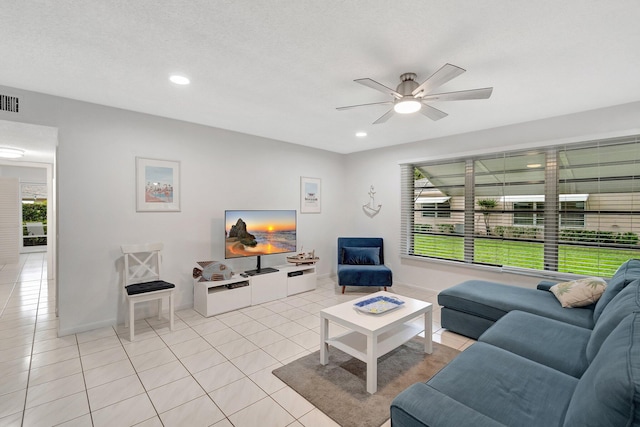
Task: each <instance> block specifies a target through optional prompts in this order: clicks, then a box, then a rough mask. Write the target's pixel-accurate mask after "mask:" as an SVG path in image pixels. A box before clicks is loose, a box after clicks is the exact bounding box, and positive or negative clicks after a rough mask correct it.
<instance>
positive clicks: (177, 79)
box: [169, 74, 191, 85]
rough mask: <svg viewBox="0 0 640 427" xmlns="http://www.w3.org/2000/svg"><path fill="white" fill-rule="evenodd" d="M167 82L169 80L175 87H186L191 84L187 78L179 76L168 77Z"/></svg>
mask: <svg viewBox="0 0 640 427" xmlns="http://www.w3.org/2000/svg"><path fill="white" fill-rule="evenodd" d="M169 80H171V82H173V83H175V84H177V85H188V84H189V83H191V80H189V79H188V78H187V77H185V76H181V75H179V74H173V75H171V76H169Z"/></svg>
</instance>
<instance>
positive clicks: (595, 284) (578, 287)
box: [549, 277, 607, 308]
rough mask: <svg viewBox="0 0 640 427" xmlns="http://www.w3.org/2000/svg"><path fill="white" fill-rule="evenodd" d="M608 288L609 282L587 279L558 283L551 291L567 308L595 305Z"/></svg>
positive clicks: (595, 278)
mask: <svg viewBox="0 0 640 427" xmlns="http://www.w3.org/2000/svg"><path fill="white" fill-rule="evenodd" d="M606 288H607V282H605V280H604V279H601V278H599V277H585V278H583V279H578V280H571V281H569V282H562V283H556V284H555V285H553V286H551V288H549V290H550V291H551V292H552V293H553V295H555V297H556V298H557V299H558V301H559V302H560V305H561V306H563V307H565V308H571V307H584V306H586V305H590V304H594V303H595V302H596V301H598V300H599V299H600V296H601V295H602V293H603V292H604V290H605V289H606Z"/></svg>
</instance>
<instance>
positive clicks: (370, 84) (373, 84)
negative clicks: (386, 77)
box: [354, 78, 402, 99]
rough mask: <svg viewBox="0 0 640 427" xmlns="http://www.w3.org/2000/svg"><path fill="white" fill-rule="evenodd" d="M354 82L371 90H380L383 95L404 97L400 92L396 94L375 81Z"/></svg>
mask: <svg viewBox="0 0 640 427" xmlns="http://www.w3.org/2000/svg"><path fill="white" fill-rule="evenodd" d="M354 82H357V83H360V84H361V85H365V86H367V87H370V88H371V89H375V90H378V91H380V92H382V93H385V94H387V95H391V96H393V97H395V98H398V99H400V98H402V95H400V94H399V93H398V92H396V91H395V90H393V89H391V88H390V87H386V86H385V85H383V84H382V83H378V82H377V81H375V80H371V79H368V78H367V79H356V80H354Z"/></svg>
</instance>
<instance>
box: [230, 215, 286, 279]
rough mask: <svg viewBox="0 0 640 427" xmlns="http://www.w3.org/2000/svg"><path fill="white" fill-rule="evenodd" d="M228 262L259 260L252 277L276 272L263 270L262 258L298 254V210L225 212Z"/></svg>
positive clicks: (269, 269)
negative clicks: (232, 260)
mask: <svg viewBox="0 0 640 427" xmlns="http://www.w3.org/2000/svg"><path fill="white" fill-rule="evenodd" d="M224 224H225V239H224V245H225V249H224V257H225V259H233V258H244V257H257V259H258V262H257V266H256V269H255V270H250V271H246V272H245V273H247V274H249V275H255V274H262V273H270V272H273V271H277V270H276V269H273V268H261V267H260V257H261V256H262V255H274V254H285V253H291V252H296V248H297V245H296V211H295V210H227V211H225V212H224Z"/></svg>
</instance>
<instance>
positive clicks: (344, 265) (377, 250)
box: [338, 237, 393, 294]
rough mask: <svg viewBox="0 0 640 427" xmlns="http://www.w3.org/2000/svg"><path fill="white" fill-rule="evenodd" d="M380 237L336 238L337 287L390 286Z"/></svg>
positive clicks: (390, 277)
mask: <svg viewBox="0 0 640 427" xmlns="http://www.w3.org/2000/svg"><path fill="white" fill-rule="evenodd" d="M392 284H393V283H392V275H391V270H390V269H389V268H388V267H386V266H385V265H384V246H383V241H382V238H380V237H338V286H342V293H343V294H344V290H345V288H346V287H347V286H378V287H380V286H381V287H384V290H385V291H386V290H387V287H388V286H391V285H392Z"/></svg>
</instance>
